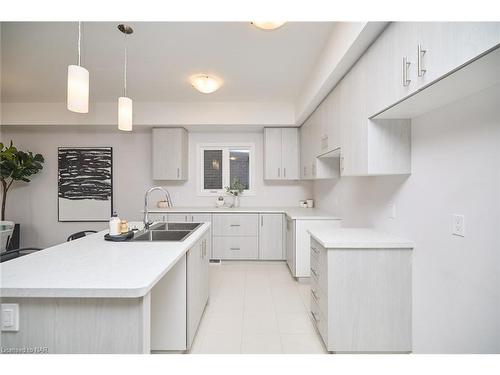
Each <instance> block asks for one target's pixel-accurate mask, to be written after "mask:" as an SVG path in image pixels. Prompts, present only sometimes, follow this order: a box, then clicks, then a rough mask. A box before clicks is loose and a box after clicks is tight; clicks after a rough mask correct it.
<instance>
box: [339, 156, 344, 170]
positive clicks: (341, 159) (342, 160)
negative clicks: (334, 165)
mask: <svg viewBox="0 0 500 375" xmlns="http://www.w3.org/2000/svg"><path fill="white" fill-rule="evenodd" d="M342 172H344V157H343V156H341V157H340V173H342Z"/></svg>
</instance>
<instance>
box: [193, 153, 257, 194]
mask: <svg viewBox="0 0 500 375" xmlns="http://www.w3.org/2000/svg"><path fill="white" fill-rule="evenodd" d="M254 148H255V147H254V145H253V144H237V145H226V144H224V145H213V144H199V145H198V155H199V162H198V166H199V174H198V175H199V187H200V189H199V191H200V195H207V196H210V195H222V194H224V192H225V187H226V186H230V184H232V183H234V181H235V180H238V181H239V182H240V183H241V184H242V185H243V186H244V190H243V194H245V195H253V188H252V187H253V186H252V181H253V168H254Z"/></svg>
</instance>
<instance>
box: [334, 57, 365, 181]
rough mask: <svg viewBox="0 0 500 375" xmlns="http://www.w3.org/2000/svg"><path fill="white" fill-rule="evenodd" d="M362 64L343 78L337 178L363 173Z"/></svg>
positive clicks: (363, 101) (363, 114)
mask: <svg viewBox="0 0 500 375" xmlns="http://www.w3.org/2000/svg"><path fill="white" fill-rule="evenodd" d="M362 60H363V59H361V60H359V61H358V63H357V64H356V65H355V66H354V67H353V68H352V69H351V70H350V71H349V73H348V74H347V75H346V76H345V77H344V82H343V85H342V91H341V96H340V103H341V114H340V122H341V174H342V175H347V176H349V175H350V176H355V175H363V174H366V173H367V158H368V155H367V153H368V150H367V136H368V134H367V133H368V132H367V119H366V114H365V99H366V97H365V96H364V95H365V91H364V83H363V79H364V75H363V70H362V67H363V65H362Z"/></svg>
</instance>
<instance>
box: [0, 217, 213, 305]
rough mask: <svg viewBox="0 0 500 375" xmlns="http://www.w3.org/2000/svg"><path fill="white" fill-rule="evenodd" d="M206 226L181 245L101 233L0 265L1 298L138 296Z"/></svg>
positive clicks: (147, 290)
mask: <svg viewBox="0 0 500 375" xmlns="http://www.w3.org/2000/svg"><path fill="white" fill-rule="evenodd" d="M131 224H133V225H136V226H137V227H139V228H141V227H142V224H140V223H131ZM209 226H210V223H204V224H203V225H202V226H201V227H200V228H198V229H197V230H196V231H195V232H194V233H193V234H191V235H190V236H189V237H188V238H186V239H185V240H184V241H182V242H143V241H137V242H110V241H105V240H104V238H103V236H104V234H105V233H107V230H106V231H101V232H99V233H96V234H93V235H89V236H87V237H83V238H81V239H78V240H75V241H71V242H65V243H62V244H60V245H56V246H53V247H50V248H47V249H44V250H42V251H39V252H36V253H32V254H29V255H26V256H23V257H20V258H17V259H13V260H10V261H8V262H4V263H1V264H0V295H1V296H2V297H106V298H134V297H142V296H144V295H146V294H147V293H148V292H149V291H150V290H151V288H152V287H153V286H154V285H155V284H156V283H157V282H158V281H159V280H160V279H161V278H162V277H163V276H164V275H165V274H166V273H167V272H168V271H169V270H170V269H171V268H172V266H174V265H175V263H176V262H177V261H178V260H179V259H180V258H181V257H182V256H183V255H184V254H185V253H186V252H187V251H188V250H189V248H191V246H192V245H193V244H194V243H195V242H196V241H197V240H198V239H199V238H200V237H201V236H202V235H203V234H204V233H205V232H206V231H207V230H208V228H209Z"/></svg>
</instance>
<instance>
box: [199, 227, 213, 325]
mask: <svg viewBox="0 0 500 375" xmlns="http://www.w3.org/2000/svg"><path fill="white" fill-rule="evenodd" d="M211 251H212V246H211V236H210V234H209V233H206V234H205V235H204V236H203V239H202V240H201V259H200V312H199V313H200V318H201V316H202V315H203V311H204V310H205V306H206V305H207V303H208V296H209V291H210V289H209V276H208V271H209V269H208V267H209V259H210V254H211Z"/></svg>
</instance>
